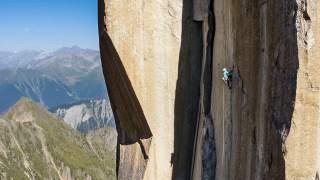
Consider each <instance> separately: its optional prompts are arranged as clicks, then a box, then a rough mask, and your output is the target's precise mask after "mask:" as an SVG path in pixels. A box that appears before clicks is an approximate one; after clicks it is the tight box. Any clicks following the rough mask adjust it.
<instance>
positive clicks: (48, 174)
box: [0, 98, 116, 180]
mask: <svg viewBox="0 0 320 180" xmlns="http://www.w3.org/2000/svg"><path fill="white" fill-rule="evenodd" d="M115 145H116V132H115V130H114V129H113V128H104V129H99V130H97V131H95V132H92V133H89V134H88V135H86V136H84V135H82V134H80V133H78V132H77V131H75V130H74V129H72V128H71V127H69V126H68V125H67V124H65V123H64V122H63V121H60V120H57V119H56V118H55V117H54V116H53V114H51V113H49V112H48V111H46V110H45V109H44V108H42V107H40V106H39V105H37V104H35V103H33V102H32V101H31V100H28V99H25V98H23V99H21V100H20V101H19V102H18V103H17V104H16V105H15V106H13V107H12V108H11V109H10V111H9V112H8V113H7V114H6V115H4V116H3V117H0V149H1V151H0V172H1V173H0V179H66V180H71V179H96V180H105V179H111V180H112V179H115V156H114V154H115V148H116V146H115Z"/></svg>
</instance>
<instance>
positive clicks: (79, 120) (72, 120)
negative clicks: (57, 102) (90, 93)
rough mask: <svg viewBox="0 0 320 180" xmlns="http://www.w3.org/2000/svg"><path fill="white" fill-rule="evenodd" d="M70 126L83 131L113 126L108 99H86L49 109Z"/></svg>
mask: <svg viewBox="0 0 320 180" xmlns="http://www.w3.org/2000/svg"><path fill="white" fill-rule="evenodd" d="M50 111H51V112H52V113H54V114H56V115H57V116H58V117H60V118H62V119H63V120H64V121H65V122H66V123H67V124H69V125H70V126H71V127H73V128H75V129H77V130H79V131H80V132H83V133H88V132H89V131H92V130H96V129H99V128H103V127H112V128H115V121H114V117H113V113H112V109H111V106H110V103H109V100H106V99H103V100H88V101H81V102H77V103H73V104H69V105H62V106H58V107H55V108H52V109H50Z"/></svg>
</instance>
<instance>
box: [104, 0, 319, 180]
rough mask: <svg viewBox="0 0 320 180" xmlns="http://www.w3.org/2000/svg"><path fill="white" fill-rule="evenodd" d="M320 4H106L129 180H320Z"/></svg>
mask: <svg viewBox="0 0 320 180" xmlns="http://www.w3.org/2000/svg"><path fill="white" fill-rule="evenodd" d="M319 8H320V3H319V2H318V1H315V0H288V1H276V0H271V1H264V0H254V1H252V0H193V1H187V0H178V1H169V0H160V1H145V0H137V1H129V0H125V1H117V0H100V14H99V17H100V21H99V24H100V28H99V29H100V46H101V55H102V60H103V66H104V74H105V77H106V81H107V83H108V87H109V94H110V98H111V103H112V106H113V110H114V111H115V115H116V119H117V128H118V132H119V134H120V135H119V139H118V142H119V145H118V167H119V169H118V178H119V179H128V178H129V179H155V180H156V179H195V180H198V179H217V180H220V179H223V180H234V179H252V180H254V179H256V180H264V179H266V180H269V179H275V180H279V179H290V180H291V179H317V178H318V179H319V175H318V171H319V160H320V157H319V156H320V152H319V149H320V146H319V144H320V141H319V137H318V134H319V128H320V127H319V126H320V125H319V111H320V109H319V105H320V99H319V97H320V96H319V91H320V83H319V81H320V78H319V77H320V76H319V75H320V74H319V71H317V69H318V68H320V61H318V59H319V58H320V53H319V52H320V45H319V40H320V39H319V38H320V37H319V36H320V21H319V18H320V15H319V14H320V10H319ZM224 67H228V68H230V69H233V72H234V73H233V82H232V89H231V90H229V89H228V87H226V86H225V84H224V82H223V81H222V80H221V77H222V71H221V70H222V68H224Z"/></svg>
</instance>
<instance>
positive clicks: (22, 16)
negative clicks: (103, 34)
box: [0, 0, 98, 51]
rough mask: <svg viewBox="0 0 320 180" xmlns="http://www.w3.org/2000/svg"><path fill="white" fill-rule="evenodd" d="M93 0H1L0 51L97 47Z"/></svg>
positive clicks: (95, 16)
mask: <svg viewBox="0 0 320 180" xmlns="http://www.w3.org/2000/svg"><path fill="white" fill-rule="evenodd" d="M97 28H98V27H97V0H1V1H0V51H1V50H2V51H3V50H5V51H20V50H25V49H35V50H40V49H41V50H55V49H58V48H60V47H63V46H73V45H77V46H80V47H83V48H90V49H98V30H97Z"/></svg>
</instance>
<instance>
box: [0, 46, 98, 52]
mask: <svg viewBox="0 0 320 180" xmlns="http://www.w3.org/2000/svg"><path fill="white" fill-rule="evenodd" d="M74 47H76V48H80V49H83V50H92V51H100V50H99V48H97V49H93V48H86V47H81V46H78V45H71V46H61V47H57V48H54V49H20V50H3V49H0V52H10V53H19V52H24V51H44V52H55V51H58V50H60V49H63V48H74Z"/></svg>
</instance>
